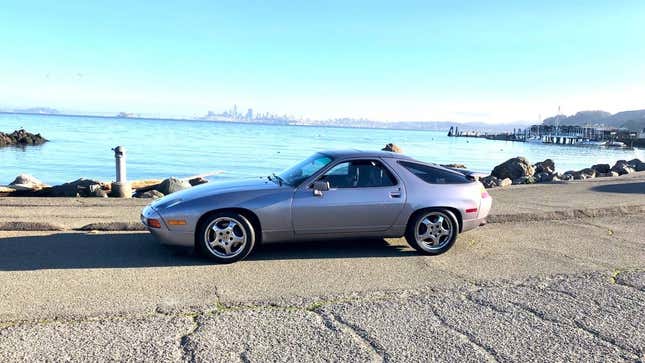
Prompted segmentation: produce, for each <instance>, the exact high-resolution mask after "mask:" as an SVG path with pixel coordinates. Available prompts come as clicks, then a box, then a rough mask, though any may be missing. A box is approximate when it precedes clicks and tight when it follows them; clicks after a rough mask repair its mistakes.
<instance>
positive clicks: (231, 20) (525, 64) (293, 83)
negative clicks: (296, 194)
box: [0, 1, 645, 123]
mask: <svg viewBox="0 0 645 363" xmlns="http://www.w3.org/2000/svg"><path fill="white" fill-rule="evenodd" d="M0 21H1V22H2V23H3V25H4V26H3V31H1V32H0V42H2V43H3V48H4V50H5V52H4V54H5V55H8V56H4V57H1V58H0V79H1V80H2V82H0V107H1V108H5V109H7V108H28V107H38V106H46V107H53V108H57V109H62V110H72V111H75V112H80V113H97V112H98V113H107V112H118V111H123V110H125V111H126V112H133V113H141V114H153V115H159V116H177V115H191V116H194V115H197V114H201V113H205V112H207V111H208V110H222V109H225V108H226V107H228V105H232V104H235V103H237V104H239V105H241V104H244V105H253V108H257V109H262V110H265V111H264V112H269V113H272V114H283V113H285V112H286V113H288V114H292V115H297V117H301V118H309V119H318V120H321V119H334V118H356V119H359V118H366V119H370V120H377V121H419V120H423V121H434V120H456V121H460V122H470V121H477V122H481V121H483V122H491V123H496V122H513V121H521V120H525V121H537V120H538V116H539V115H542V116H543V117H546V116H547V115H553V114H555V113H556V112H557V108H558V106H561V107H562V112H563V113H565V114H573V113H575V112H576V111H579V110H597V109H601V110H606V111H609V112H612V113H614V112H618V111H621V110H633V109H642V108H645V104H644V102H643V100H645V67H643V66H642V65H641V63H642V62H641V60H642V59H644V58H645V47H642V46H639V45H638V44H640V43H641V42H642V39H643V38H645V29H644V27H642V24H643V23H645V3H643V2H639V1H625V2H621V3H620V4H607V3H605V2H601V1H589V2H585V3H584V4H575V3H569V2H567V3H560V2H556V1H547V2H542V3H539V4H537V3H536V4H532V3H523V4H521V3H507V2H503V1H493V2H478V1H471V2H468V3H464V4H446V3H443V2H438V1H436V2H435V1H423V2H421V1H419V2H417V1H404V2H400V3H397V4H396V6H393V5H392V4H391V3H388V2H361V1H356V2H351V3H347V2H340V1H331V2H324V3H318V2H308V3H306V4H293V3H291V2H286V1H274V2H271V3H266V4H264V3H262V4H256V3H253V4H251V3H241V2H218V3H216V4H214V3H208V2H200V1H188V2H182V4H174V3H171V2H163V1H162V2H155V3H151V2H138V3H136V4H132V3H130V2H119V1H116V2H113V3H110V4H91V3H86V2H81V1H69V2H65V3H56V4H54V3H50V2H46V1H33V2H25V3H13V4H6V5H5V7H4V8H3V12H2V13H1V14H0Z"/></svg>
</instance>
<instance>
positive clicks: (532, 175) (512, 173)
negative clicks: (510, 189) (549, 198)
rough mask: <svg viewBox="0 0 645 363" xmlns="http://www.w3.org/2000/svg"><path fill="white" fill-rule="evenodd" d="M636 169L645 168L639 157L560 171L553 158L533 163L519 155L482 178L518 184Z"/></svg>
mask: <svg viewBox="0 0 645 363" xmlns="http://www.w3.org/2000/svg"><path fill="white" fill-rule="evenodd" d="M637 171H645V163H644V162H642V161H641V160H640V159H632V160H629V161H627V160H618V161H617V162H616V163H615V164H614V165H613V166H611V165H609V164H595V165H592V166H590V167H588V168H584V169H582V170H577V171H576V170H569V171H566V172H564V173H558V172H556V171H555V163H554V162H553V160H551V159H546V160H544V161H540V162H538V163H535V164H531V163H530V162H529V161H528V160H527V159H526V158H524V157H522V156H518V157H515V158H512V159H509V160H507V161H505V162H503V163H501V164H499V165H497V166H496V167H495V168H493V171H492V172H491V173H490V175H488V176H486V177H483V178H481V179H480V181H481V182H482V184H484V187H486V188H495V187H505V186H509V185H518V184H535V183H557V182H560V181H570V180H584V179H591V178H603V177H604V178H606V177H615V176H619V175H625V174H631V173H634V172H637Z"/></svg>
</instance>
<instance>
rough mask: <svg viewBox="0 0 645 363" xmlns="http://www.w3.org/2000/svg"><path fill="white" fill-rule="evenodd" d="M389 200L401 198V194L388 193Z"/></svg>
mask: <svg viewBox="0 0 645 363" xmlns="http://www.w3.org/2000/svg"><path fill="white" fill-rule="evenodd" d="M390 197H391V198H401V192H390Z"/></svg>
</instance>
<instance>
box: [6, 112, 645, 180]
mask: <svg viewBox="0 0 645 363" xmlns="http://www.w3.org/2000/svg"><path fill="white" fill-rule="evenodd" d="M21 127H23V128H25V129H26V130H28V131H30V132H34V133H41V134H42V135H43V136H44V137H46V138H48V139H49V140H51V141H50V142H48V143H46V144H44V145H42V146H36V147H28V148H25V149H21V148H14V147H5V148H0V165H1V166H2V167H1V168H0V185H1V184H8V183H10V182H11V181H12V180H13V178H14V177H15V176H16V175H18V174H20V173H29V174H32V175H34V176H36V177H37V178H39V179H41V180H43V181H44V182H46V183H49V184H55V183H61V182H65V181H70V180H74V179H77V178H80V177H84V178H94V179H99V180H106V181H109V180H114V178H115V177H114V154H113V152H112V151H111V148H113V147H115V146H117V145H123V146H125V147H126V149H127V150H128V179H130V180H135V179H148V178H164V177H168V176H178V177H184V176H190V175H195V174H201V173H207V172H210V171H213V170H223V171H224V174H221V175H219V176H217V177H215V178H216V179H217V180H224V179H231V178H239V177H251V176H262V175H268V174H270V173H272V172H277V171H280V170H282V169H284V168H286V167H288V166H289V165H291V164H292V163H294V162H296V161H298V160H300V159H302V158H304V157H306V156H308V155H309V154H311V153H313V152H315V151H318V150H324V149H342V148H359V149H366V150H375V149H379V148H381V147H383V145H385V144H386V143H389V142H394V143H396V144H398V145H400V146H401V147H403V149H404V151H405V153H406V154H408V155H411V156H413V157H415V158H418V159H420V160H424V161H432V162H437V163H463V164H465V165H466V166H467V167H469V168H470V169H473V170H478V171H490V170H491V169H492V168H493V167H494V166H495V165H497V164H499V163H500V162H502V161H504V160H506V159H508V158H511V157H514V156H518V155H521V156H526V157H527V158H528V159H529V160H530V161H531V162H537V161H540V160H544V159H545V158H552V159H553V160H554V161H555V164H556V168H557V169H558V170H559V171H566V170H570V169H581V168H584V167H588V166H590V165H592V164H595V163H600V162H606V163H611V162H615V161H616V160H619V159H632V158H634V157H638V158H641V159H645V157H644V155H645V153H644V151H643V150H608V149H598V148H585V147H574V146H569V147H567V146H549V145H539V144H537V145H536V144H528V143H513V142H505V141H489V140H482V139H468V138H449V137H447V136H446V132H443V131H442V132H434V131H403V130H372V129H347V128H329V127H302V126H272V125H249V124H232V123H216V122H199V121H166V120H133V119H102V118H90V117H50V116H31V115H29V116H28V115H0V131H4V132H10V131H13V130H15V129H18V128H21Z"/></svg>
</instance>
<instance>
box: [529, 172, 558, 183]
mask: <svg viewBox="0 0 645 363" xmlns="http://www.w3.org/2000/svg"><path fill="white" fill-rule="evenodd" d="M555 176H556V174H555V173H547V172H541V173H536V174H535V175H534V177H535V182H536V183H548V182H550V181H553V178H554V177H555Z"/></svg>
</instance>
